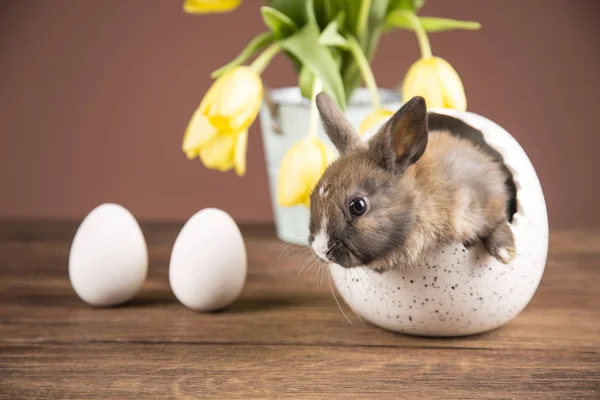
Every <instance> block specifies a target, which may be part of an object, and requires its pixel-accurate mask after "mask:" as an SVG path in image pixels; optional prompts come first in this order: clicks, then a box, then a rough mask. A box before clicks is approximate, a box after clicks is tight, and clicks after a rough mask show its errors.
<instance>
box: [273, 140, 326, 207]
mask: <svg viewBox="0 0 600 400" xmlns="http://www.w3.org/2000/svg"><path fill="white" fill-rule="evenodd" d="M334 158H335V154H334V153H333V151H331V149H329V148H328V147H327V146H326V145H325V143H323V142H322V141H321V140H320V139H318V138H316V137H312V136H310V137H307V138H305V139H303V140H301V141H299V142H298V143H295V144H294V145H293V146H292V147H291V148H290V149H289V150H288V151H287V153H286V154H285V155H284V156H283V159H282V160H281V166H280V168H279V180H278V189H277V199H278V203H279V204H280V205H281V206H285V207H290V206H295V205H305V206H307V205H309V204H310V192H311V191H312V189H313V188H314V187H315V185H316V184H317V182H318V181H319V179H320V178H321V176H322V175H323V172H324V171H325V168H327V166H328V164H329V163H330V162H331V161H332V160H333V159H334Z"/></svg>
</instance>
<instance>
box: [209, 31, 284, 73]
mask: <svg viewBox="0 0 600 400" xmlns="http://www.w3.org/2000/svg"><path fill="white" fill-rule="evenodd" d="M274 39H275V37H274V36H273V34H272V33H271V32H264V33H261V34H260V35H258V36H256V37H255V38H254V39H252V41H251V42H250V43H248V45H247V46H246V47H245V48H244V50H242V52H241V53H240V54H239V55H238V56H237V57H236V58H234V59H233V60H232V61H230V62H229V63H227V64H225V65H223V66H222V67H221V68H219V69H218V70H216V71H214V72H213V73H212V74H210V76H211V77H212V78H213V79H214V78H216V77H218V76H219V75H222V74H224V73H225V72H227V71H229V70H230V69H231V68H234V67H237V66H238V65H240V64H242V63H243V62H245V61H246V60H247V59H249V58H250V57H252V56H253V55H254V54H256V53H258V52H259V51H261V50H262V49H264V48H265V47H267V46H268V45H269V44H271V43H273V40H274Z"/></svg>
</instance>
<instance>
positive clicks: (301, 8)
mask: <svg viewBox="0 0 600 400" xmlns="http://www.w3.org/2000/svg"><path fill="white" fill-rule="evenodd" d="M271 8H274V9H275V10H277V11H279V12H280V13H282V14H285V15H286V16H287V17H288V18H289V19H291V20H292V21H294V23H295V24H296V26H304V24H306V21H307V16H306V0H272V1H271Z"/></svg>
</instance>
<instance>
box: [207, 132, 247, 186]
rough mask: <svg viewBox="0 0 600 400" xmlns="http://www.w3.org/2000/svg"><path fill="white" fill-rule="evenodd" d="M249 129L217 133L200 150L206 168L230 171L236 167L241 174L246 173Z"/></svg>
mask: <svg viewBox="0 0 600 400" xmlns="http://www.w3.org/2000/svg"><path fill="white" fill-rule="evenodd" d="M247 143H248V131H242V132H240V133H234V134H225V135H216V136H215V137H214V138H213V139H212V140H211V141H210V142H208V143H207V144H206V145H204V146H202V147H201V148H200V150H199V156H200V160H202V164H204V166H205V167H206V168H210V169H216V170H218V171H223V172H224V171H229V170H230V169H231V168H234V167H235V172H236V173H237V174H238V175H239V176H244V174H245V173H246V144H247Z"/></svg>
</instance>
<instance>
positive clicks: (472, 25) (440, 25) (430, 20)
mask: <svg viewBox="0 0 600 400" xmlns="http://www.w3.org/2000/svg"><path fill="white" fill-rule="evenodd" d="M419 19H420V20H421V25H423V28H424V29H425V30H426V31H427V32H445V31H450V30H453V29H466V30H470V31H476V30H478V29H480V28H481V24H480V23H479V22H475V21H459V20H456V19H448V18H436V17H419Z"/></svg>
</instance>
